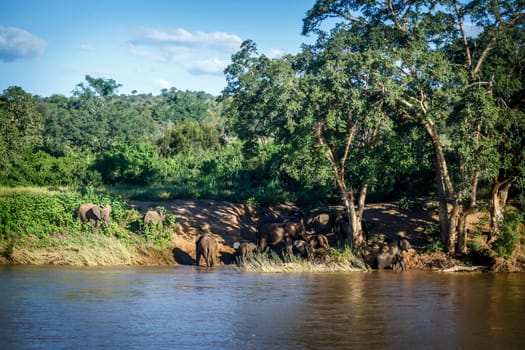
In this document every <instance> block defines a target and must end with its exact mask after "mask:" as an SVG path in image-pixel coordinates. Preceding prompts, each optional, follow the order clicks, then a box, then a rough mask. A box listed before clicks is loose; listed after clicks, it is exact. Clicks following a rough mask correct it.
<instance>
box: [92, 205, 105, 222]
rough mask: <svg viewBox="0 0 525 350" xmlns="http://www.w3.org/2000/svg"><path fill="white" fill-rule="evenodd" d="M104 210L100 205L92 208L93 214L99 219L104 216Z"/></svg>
mask: <svg viewBox="0 0 525 350" xmlns="http://www.w3.org/2000/svg"><path fill="white" fill-rule="evenodd" d="M103 209H104V208H103V207H101V206H100V205H94V206H93V207H92V208H91V212H92V213H93V215H95V217H96V218H97V219H100V217H101V216H102V210H103Z"/></svg>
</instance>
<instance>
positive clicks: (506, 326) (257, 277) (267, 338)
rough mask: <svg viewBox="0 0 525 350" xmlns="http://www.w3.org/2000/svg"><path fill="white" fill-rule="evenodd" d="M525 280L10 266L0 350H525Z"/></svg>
mask: <svg viewBox="0 0 525 350" xmlns="http://www.w3.org/2000/svg"><path fill="white" fill-rule="evenodd" d="M524 344H525V274H493V273H437V272H421V271H405V272H394V271H381V272H378V271H374V272H349V273H297V274H288V273H287V274H262V273H246V272H239V271H236V270H234V269H232V268H228V267H218V268H214V269H206V268H197V267H190V266H180V267H179V266H177V267H118V268H115V267H112V268H107V267H106V268H75V267H53V266H49V267H41V266H40V267H36V266H0V349H409V350H415V349H476V350H479V349H523V346H525V345H524Z"/></svg>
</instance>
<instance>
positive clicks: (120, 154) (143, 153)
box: [93, 143, 163, 185]
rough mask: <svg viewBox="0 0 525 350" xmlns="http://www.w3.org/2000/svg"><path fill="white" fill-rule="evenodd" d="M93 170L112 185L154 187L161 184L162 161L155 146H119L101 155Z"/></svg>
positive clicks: (140, 144) (142, 144) (143, 144)
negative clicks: (153, 185)
mask: <svg viewBox="0 0 525 350" xmlns="http://www.w3.org/2000/svg"><path fill="white" fill-rule="evenodd" d="M93 169H95V170H97V171H98V172H100V174H102V178H103V179H104V182H105V183H107V184H111V185H116V184H131V185H152V184H156V183H160V182H161V181H162V180H163V178H162V176H161V169H162V161H161V159H160V156H159V154H158V152H157V149H156V148H155V146H153V145H150V144H145V143H139V144H134V145H118V146H117V147H115V148H114V149H112V150H109V151H106V152H103V153H101V154H100V155H99V156H98V157H97V159H96V161H95V163H94V165H93Z"/></svg>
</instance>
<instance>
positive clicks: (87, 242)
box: [0, 200, 525, 272]
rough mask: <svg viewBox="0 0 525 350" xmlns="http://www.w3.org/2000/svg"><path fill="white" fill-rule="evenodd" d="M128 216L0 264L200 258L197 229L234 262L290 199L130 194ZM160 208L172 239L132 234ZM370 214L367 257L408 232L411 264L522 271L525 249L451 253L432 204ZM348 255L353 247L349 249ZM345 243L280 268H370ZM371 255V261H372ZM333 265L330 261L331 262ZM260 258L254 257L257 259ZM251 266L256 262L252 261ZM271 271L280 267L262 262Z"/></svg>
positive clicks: (478, 237) (23, 248) (14, 252)
mask: <svg viewBox="0 0 525 350" xmlns="http://www.w3.org/2000/svg"><path fill="white" fill-rule="evenodd" d="M128 206H129V208H128V210H127V212H129V213H127V214H126V215H125V216H126V217H127V222H124V223H121V225H120V226H122V227H120V231H118V230H117V231H116V232H120V233H119V235H121V236H122V235H123V233H122V232H125V234H126V235H127V238H126V239H124V240H123V239H119V238H115V237H114V236H113V235H106V234H105V233H104V231H103V230H101V231H100V232H97V233H94V232H91V231H89V230H88V231H86V230H84V231H80V232H74V233H56V234H51V235H49V236H48V237H46V238H45V239H39V238H37V237H35V236H26V237H22V238H20V239H12V240H10V241H9V242H6V241H4V242H3V243H2V244H3V246H0V251H1V252H3V253H2V254H1V256H0V263H3V264H8V263H9V264H35V265H45V264H54V265H80V266H106V265H112V266H113V265H175V264H182V265H192V264H194V262H195V239H196V237H197V236H198V235H199V234H202V233H204V232H210V233H211V234H213V235H214V236H215V237H216V238H217V241H218V243H219V249H218V250H219V252H218V253H219V259H220V263H221V264H232V263H235V255H234V253H235V251H234V249H233V243H234V242H236V241H239V240H249V241H255V232H256V223H257V221H258V219H259V218H260V217H261V216H262V215H265V214H267V213H268V211H273V212H276V213H282V212H286V211H287V210H289V209H290V207H289V206H286V205H283V206H279V207H274V208H265V209H258V210H256V209H254V208H251V207H249V206H247V205H243V204H236V203H230V202H224V201H214V200H172V201H130V202H129V203H128ZM155 207H162V208H164V209H165V210H166V212H167V213H169V214H170V215H172V216H173V218H174V221H175V224H174V225H171V226H169V227H167V228H166V230H167V234H168V235H169V236H170V237H169V244H166V245H165V246H163V247H159V246H158V245H157V246H156V245H155V244H153V243H152V242H149V241H148V240H146V239H144V236H143V235H142V234H135V233H129V232H127V231H125V229H127V228H130V227H133V226H134V225H135V226H137V222H138V221H140V217H141V214H142V213H144V212H145V211H147V210H148V209H151V208H155ZM364 215H365V218H366V219H367V220H368V221H370V222H373V223H374V228H373V230H372V231H371V232H370V236H369V246H368V247H367V248H368V249H367V250H366V251H365V252H364V253H363V255H364V258H365V262H367V263H369V262H370V259H372V258H373V254H374V252H376V251H377V250H378V249H379V247H380V245H381V243H382V242H383V241H384V240H392V239H401V238H404V239H407V240H408V241H409V242H410V244H411V246H412V248H413V249H411V250H410V251H409V252H408V253H407V254H406V255H405V260H406V265H407V268H408V269H413V270H438V271H474V270H475V271H478V270H497V271H523V265H524V261H523V258H522V257H523V256H525V254H524V253H523V252H522V251H521V249H522V248H521V247H520V248H519V249H520V251H518V252H517V258H516V259H514V260H511V261H507V260H503V259H499V258H498V257H496V256H494V255H490V253H488V251H485V250H483V249H482V248H478V250H476V251H474V252H471V254H469V255H468V256H456V257H450V256H448V255H447V254H445V253H443V252H441V251H439V242H438V241H437V240H436V233H437V232H436V229H437V213H436V209H435V208H434V207H433V206H432V205H429V204H428V203H423V204H419V205H417V206H405V207H401V206H400V205H399V204H398V203H380V204H371V205H368V206H367V207H366V209H365V214H364ZM486 225H487V219H486V214H485V213H477V214H475V215H472V216H471V217H470V219H469V222H468V227H469V231H470V232H472V234H471V236H470V239H471V241H472V242H478V243H477V244H480V243H479V242H482V234H483V232H484V230H486ZM350 254H351V252H350ZM341 255H342V254H341V250H339V251H338V252H336V253H335V254H334V257H333V258H332V259H328V262H326V261H325V262H324V263H322V264H312V263H299V262H294V263H290V262H288V263H287V265H285V266H284V267H283V268H282V269H281V270H282V271H289V270H294V271H340V270H344V269H346V270H359V269H366V266H365V265H363V264H360V263H357V260H358V259H353V260H352V258H353V257H349V258H345V259H346V260H344V259H343V260H344V261H342V262H341V259H342V258H341ZM367 259H368V261H367ZM327 264H328V265H331V266H327ZM255 265H257V264H255ZM252 268H253V264H252ZM265 269H266V270H267V271H268V272H270V271H274V270H279V267H271V268H270V267H264V268H262V267H261V268H260V270H262V271H264V270H265Z"/></svg>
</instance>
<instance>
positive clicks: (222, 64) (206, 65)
mask: <svg viewBox="0 0 525 350" xmlns="http://www.w3.org/2000/svg"><path fill="white" fill-rule="evenodd" d="M227 65H228V61H226V60H221V59H218V58H211V59H206V60H200V61H196V62H193V63H190V64H188V65H187V67H186V68H187V70H188V71H189V72H190V73H193V74H221V75H222V73H223V72H224V69H225V68H226V66H227Z"/></svg>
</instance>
